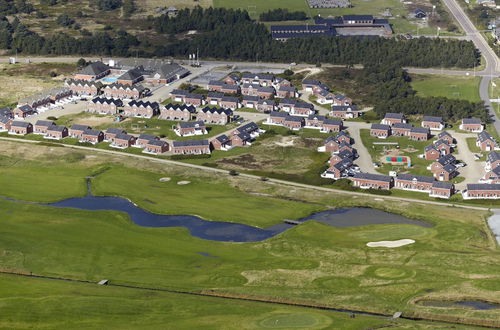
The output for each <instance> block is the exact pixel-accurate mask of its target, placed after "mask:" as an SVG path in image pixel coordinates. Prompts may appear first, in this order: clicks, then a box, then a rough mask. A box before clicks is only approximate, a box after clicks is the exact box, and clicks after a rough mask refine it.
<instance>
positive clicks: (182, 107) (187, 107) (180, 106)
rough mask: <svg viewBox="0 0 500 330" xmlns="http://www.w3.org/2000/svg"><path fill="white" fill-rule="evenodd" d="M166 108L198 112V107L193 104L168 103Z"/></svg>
mask: <svg viewBox="0 0 500 330" xmlns="http://www.w3.org/2000/svg"><path fill="white" fill-rule="evenodd" d="M165 108H166V109H169V110H178V111H189V112H191V113H195V112H196V108H195V107H194V106H192V105H185V104H171V103H169V104H167V105H165Z"/></svg>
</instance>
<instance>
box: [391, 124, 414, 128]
mask: <svg viewBox="0 0 500 330" xmlns="http://www.w3.org/2000/svg"><path fill="white" fill-rule="evenodd" d="M412 127H413V125H412V124H408V123H395V124H394V125H392V128H400V129H412Z"/></svg>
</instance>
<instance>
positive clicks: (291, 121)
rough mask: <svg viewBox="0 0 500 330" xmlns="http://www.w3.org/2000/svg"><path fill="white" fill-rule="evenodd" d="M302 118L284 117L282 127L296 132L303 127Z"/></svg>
mask: <svg viewBox="0 0 500 330" xmlns="http://www.w3.org/2000/svg"><path fill="white" fill-rule="evenodd" d="M304 123H305V121H304V118H303V117H298V116H286V117H285V122H284V123H283V126H285V127H286V128H288V129H291V130H294V131H298V130H300V129H301V128H302V127H303V126H304Z"/></svg>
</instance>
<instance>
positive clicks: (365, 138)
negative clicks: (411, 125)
mask: <svg viewBox="0 0 500 330" xmlns="http://www.w3.org/2000/svg"><path fill="white" fill-rule="evenodd" d="M360 134H361V140H362V142H363V144H364V145H365V147H366V148H367V149H368V152H369V153H370V155H371V156H372V160H373V161H374V162H379V163H381V164H382V162H381V159H382V157H383V156H384V155H386V151H389V150H391V149H395V147H396V146H395V145H375V144H373V143H374V142H397V143H398V145H399V151H400V154H399V155H398V156H407V157H410V159H411V163H412V166H411V167H409V168H408V167H406V166H393V165H390V164H383V165H382V166H381V167H379V168H377V171H378V172H380V173H383V174H388V173H389V171H398V173H412V174H415V175H426V176H430V175H431V172H430V171H429V170H427V166H429V164H431V163H432V162H431V161H428V160H425V159H423V158H418V155H420V154H423V153H424V148H425V146H427V145H429V144H431V143H432V142H431V141H430V140H429V141H413V140H410V139H409V138H408V137H398V136H390V137H388V138H387V139H378V138H375V137H372V136H370V130H369V129H361V130H360ZM412 149H414V150H412Z"/></svg>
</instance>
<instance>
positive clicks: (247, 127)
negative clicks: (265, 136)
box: [233, 121, 265, 139]
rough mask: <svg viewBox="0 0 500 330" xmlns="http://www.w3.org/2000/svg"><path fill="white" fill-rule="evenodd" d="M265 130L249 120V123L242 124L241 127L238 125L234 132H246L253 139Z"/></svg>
mask: <svg viewBox="0 0 500 330" xmlns="http://www.w3.org/2000/svg"><path fill="white" fill-rule="evenodd" d="M264 132H265V131H264V130H261V129H260V128H259V126H258V125H257V124H256V123H254V122H253V121H252V122H249V123H247V124H244V125H241V126H240V127H237V128H236V129H235V130H234V131H233V134H238V133H246V134H248V135H250V136H251V137H252V139H255V138H257V137H259V135H260V134H261V133H264Z"/></svg>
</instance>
